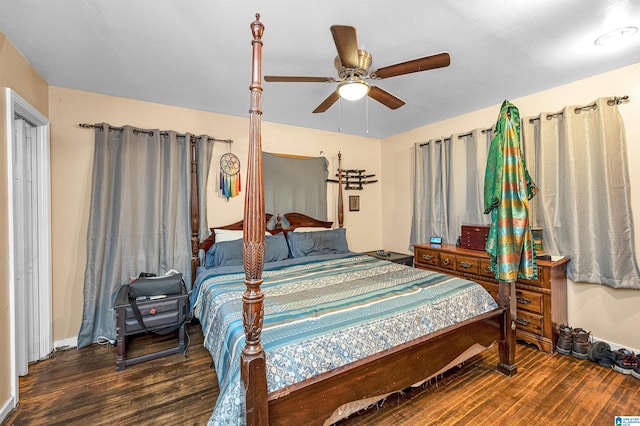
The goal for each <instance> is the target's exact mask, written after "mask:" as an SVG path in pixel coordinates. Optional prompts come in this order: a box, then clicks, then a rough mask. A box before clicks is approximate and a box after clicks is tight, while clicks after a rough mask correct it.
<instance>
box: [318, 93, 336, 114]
mask: <svg viewBox="0 0 640 426" xmlns="http://www.w3.org/2000/svg"><path fill="white" fill-rule="evenodd" d="M338 99H340V95H338V92H337V91H335V90H334V91H333V92H331V94H330V95H329V97H328V98H327V99H325V100H324V101H322V103H321V104H320V105H318V107H317V108H316V109H314V110H313V113H314V114H317V113H319V112H325V111H326V110H328V109H329V108H331V105H333V104H335V103H336V101H337V100H338Z"/></svg>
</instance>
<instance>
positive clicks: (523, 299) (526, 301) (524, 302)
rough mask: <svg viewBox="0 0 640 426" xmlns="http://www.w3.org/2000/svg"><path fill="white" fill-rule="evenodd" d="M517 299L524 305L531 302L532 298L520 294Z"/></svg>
mask: <svg viewBox="0 0 640 426" xmlns="http://www.w3.org/2000/svg"><path fill="white" fill-rule="evenodd" d="M516 300H517V301H518V303H522V304H523V305H526V304H529V303H531V299H527V298H526V297H524V296H518V297H516Z"/></svg>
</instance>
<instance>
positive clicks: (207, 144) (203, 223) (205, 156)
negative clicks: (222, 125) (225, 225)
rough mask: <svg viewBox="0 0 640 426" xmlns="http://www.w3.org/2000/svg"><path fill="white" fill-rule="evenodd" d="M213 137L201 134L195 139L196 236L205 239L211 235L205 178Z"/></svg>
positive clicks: (206, 176) (211, 152)
mask: <svg viewBox="0 0 640 426" xmlns="http://www.w3.org/2000/svg"><path fill="white" fill-rule="evenodd" d="M213 143H214V139H213V138H210V137H209V136H206V135H203V136H200V137H198V139H197V141H196V158H197V160H196V170H197V182H198V213H199V218H198V225H199V228H198V238H199V239H200V241H204V240H206V239H207V238H208V237H209V235H211V229H209V223H208V221H207V178H208V177H209V170H210V169H211V156H212V154H213Z"/></svg>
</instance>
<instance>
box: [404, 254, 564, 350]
mask: <svg viewBox="0 0 640 426" xmlns="http://www.w3.org/2000/svg"><path fill="white" fill-rule="evenodd" d="M568 261H569V259H567V258H566V257H563V258H561V259H560V260H556V261H547V260H540V259H538V279H537V280H535V281H532V280H524V279H518V281H517V282H516V300H517V304H516V305H517V320H516V322H517V327H518V328H517V332H516V336H517V339H519V340H523V341H525V342H527V343H531V344H533V345H535V346H537V347H538V349H540V350H541V351H543V352H547V353H549V354H552V353H553V352H554V350H555V341H556V334H557V328H558V326H559V325H560V324H567V278H566V269H567V262H568ZM489 265H490V261H489V255H488V254H487V253H486V252H484V251H479V250H469V249H463V248H459V247H456V246H452V245H447V244H442V245H435V244H434V245H431V244H416V245H415V248H414V260H413V266H415V267H416V268H422V269H429V270H433V271H438V272H444V273H447V274H450V275H456V276H459V277H463V278H467V279H470V280H472V281H476V282H478V283H480V284H482V286H483V287H484V288H486V289H487V290H488V291H489V293H491V295H492V296H493V298H494V299H497V297H498V281H497V280H495V278H494V274H493V272H491V269H490V266H489Z"/></svg>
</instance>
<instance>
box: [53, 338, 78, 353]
mask: <svg viewBox="0 0 640 426" xmlns="http://www.w3.org/2000/svg"><path fill="white" fill-rule="evenodd" d="M77 347H78V337H69V338H68V339H62V340H56V341H55V342H53V350H54V351H63V350H65V349H71V348H77Z"/></svg>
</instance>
